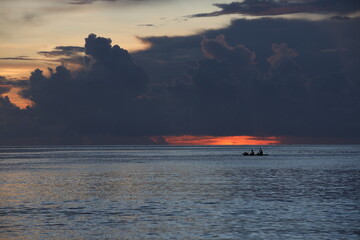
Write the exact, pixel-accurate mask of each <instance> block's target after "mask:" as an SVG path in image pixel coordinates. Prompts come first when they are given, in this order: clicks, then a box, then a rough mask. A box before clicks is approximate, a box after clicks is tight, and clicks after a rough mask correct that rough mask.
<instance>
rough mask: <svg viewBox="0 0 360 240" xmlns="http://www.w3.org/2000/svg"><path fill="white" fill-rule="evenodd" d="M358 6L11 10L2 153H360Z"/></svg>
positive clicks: (318, 0) (317, 2)
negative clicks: (334, 148) (201, 148)
mask: <svg viewBox="0 0 360 240" xmlns="http://www.w3.org/2000/svg"><path fill="white" fill-rule="evenodd" d="M359 16H360V1H358V0H281V1H280V0H243V1H232V0H230V1H217V0H207V1H204V0H182V1H179V0H16V1H14V0H0V26H1V27H0V145H29V144H184V145H188V144H201V145H214V144H215V145H216V144H217V145H223V144H225V145H241V144H250V145H251V144H262V145H266V144H296V143H299V144H300V143H335V144H336V143H338V144H342V143H346V144H349V143H360V124H359V122H360V70H359V66H360V32H359V31H358V29H360V18H359Z"/></svg>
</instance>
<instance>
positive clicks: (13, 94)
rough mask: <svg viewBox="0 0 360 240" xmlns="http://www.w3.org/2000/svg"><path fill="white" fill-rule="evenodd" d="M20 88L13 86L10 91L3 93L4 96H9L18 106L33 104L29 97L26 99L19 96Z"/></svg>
mask: <svg viewBox="0 0 360 240" xmlns="http://www.w3.org/2000/svg"><path fill="white" fill-rule="evenodd" d="M20 90H21V89H20V88H17V87H12V88H11V89H10V91H9V92H7V93H4V94H2V95H1V96H2V97H5V96H8V97H9V99H10V101H11V102H12V103H13V104H15V105H16V106H18V107H19V108H22V109H24V108H26V107H27V106H29V105H31V101H30V100H28V99H24V98H22V97H20V96H19V94H18V92H19V91H20Z"/></svg>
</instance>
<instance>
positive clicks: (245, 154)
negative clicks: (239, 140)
mask: <svg viewBox="0 0 360 240" xmlns="http://www.w3.org/2000/svg"><path fill="white" fill-rule="evenodd" d="M242 155H243V156H269V154H260V153H256V154H251V153H248V152H243V154H242Z"/></svg>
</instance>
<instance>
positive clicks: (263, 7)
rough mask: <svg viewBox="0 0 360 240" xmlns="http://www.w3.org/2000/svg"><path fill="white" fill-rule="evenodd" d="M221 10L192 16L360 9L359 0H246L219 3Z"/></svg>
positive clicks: (347, 11)
mask: <svg viewBox="0 0 360 240" xmlns="http://www.w3.org/2000/svg"><path fill="white" fill-rule="evenodd" d="M214 6H216V7H218V8H220V9H221V10H220V11H216V12H211V13H199V14H194V15H191V16H190V17H214V16H220V15H227V14H245V15H251V16H276V15H283V14H293V13H320V14H327V13H336V14H350V13H356V12H358V11H360V2H359V1H357V0H346V1H344V0H302V1H301V0H300V1H293V0H284V1H277V0H245V1H243V2H232V3H217V4H214Z"/></svg>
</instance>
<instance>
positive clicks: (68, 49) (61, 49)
mask: <svg viewBox="0 0 360 240" xmlns="http://www.w3.org/2000/svg"><path fill="white" fill-rule="evenodd" d="M84 51H85V48H83V47H78V46H57V47H55V49H54V50H52V51H40V52H38V54H40V55H43V56H45V57H58V56H73V55H78V54H80V53H83V52H84Z"/></svg>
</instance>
